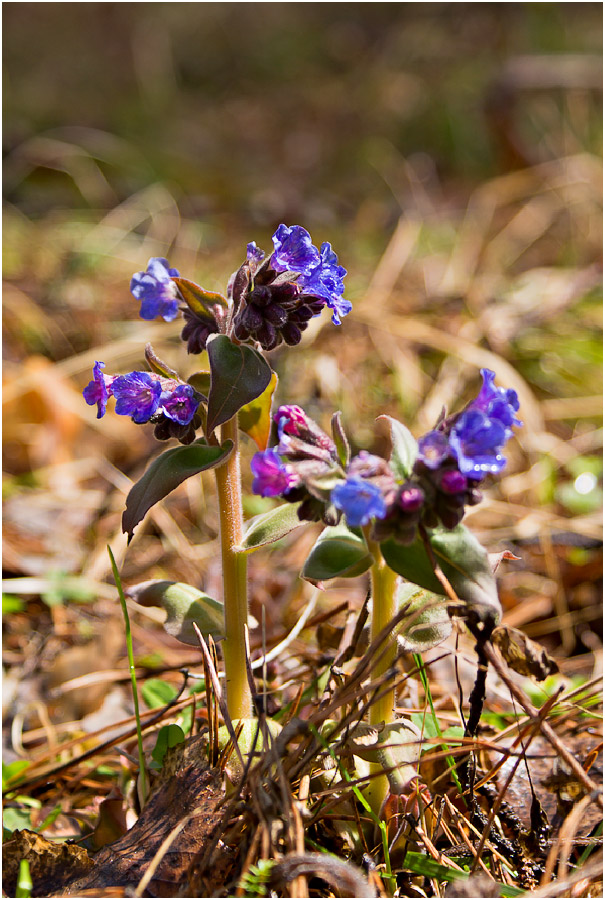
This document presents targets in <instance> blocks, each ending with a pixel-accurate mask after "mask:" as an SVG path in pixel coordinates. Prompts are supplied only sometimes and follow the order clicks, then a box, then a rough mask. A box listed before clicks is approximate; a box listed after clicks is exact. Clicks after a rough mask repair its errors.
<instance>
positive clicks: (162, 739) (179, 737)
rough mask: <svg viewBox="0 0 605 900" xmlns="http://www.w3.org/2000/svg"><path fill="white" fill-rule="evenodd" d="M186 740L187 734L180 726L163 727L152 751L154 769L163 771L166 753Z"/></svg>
mask: <svg viewBox="0 0 605 900" xmlns="http://www.w3.org/2000/svg"><path fill="white" fill-rule="evenodd" d="M184 740H185V733H184V731H183V729H182V728H181V727H180V726H179V725H174V724H173V725H163V726H162V727H161V728H160V730H159V731H158V736H157V739H156V742H155V747H154V748H153V750H152V751H151V758H152V760H153V763H152V768H154V769H161V768H162V766H163V765H164V757H165V756H166V752H167V751H168V750H170V749H171V748H172V747H176V746H177V744H182V743H183V742H184Z"/></svg>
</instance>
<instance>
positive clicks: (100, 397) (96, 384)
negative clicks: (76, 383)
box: [82, 362, 114, 419]
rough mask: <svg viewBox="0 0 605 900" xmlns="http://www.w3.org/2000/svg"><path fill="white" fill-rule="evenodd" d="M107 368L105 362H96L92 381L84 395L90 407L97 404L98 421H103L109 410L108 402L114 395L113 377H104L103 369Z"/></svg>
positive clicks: (85, 389) (83, 392)
mask: <svg viewBox="0 0 605 900" xmlns="http://www.w3.org/2000/svg"><path fill="white" fill-rule="evenodd" d="M104 368H105V363H104V362H96V363H95V364H94V366H93V367H92V376H93V377H92V381H89V382H88V384H87V385H86V387H85V388H84V390H83V391H82V395H83V397H84V399H85V400H86V402H87V403H88V405H89V406H94V405H95V403H96V404H97V419H102V418H103V416H104V415H105V411H106V409H107V401H108V400H109V398H110V397H111V395H112V393H113V389H112V384H113V382H114V376H113V375H103V373H102V372H101V369H104Z"/></svg>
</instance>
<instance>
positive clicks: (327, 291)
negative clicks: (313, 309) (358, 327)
mask: <svg viewBox="0 0 605 900" xmlns="http://www.w3.org/2000/svg"><path fill="white" fill-rule="evenodd" d="M346 274H347V270H346V269H345V268H344V267H343V266H340V265H338V257H337V255H336V254H335V253H334V251H333V250H332V246H331V244H330V243H329V242H328V241H325V242H324V243H323V244H322V245H321V253H320V262H319V265H318V266H316V267H315V269H313V271H312V272H310V273H309V274H308V275H303V276H302V277H301V278H299V280H298V284H299V285H300V287H301V288H302V290H303V291H304V292H305V293H306V294H312V295H313V296H314V297H320V298H321V299H322V300H325V302H326V304H327V306H329V307H330V309H331V310H332V322H333V323H334V324H335V325H340V316H346V315H347V313H350V312H351V310H352V308H353V304H352V303H350V301H349V300H345V298H344V297H343V294H344V290H345V286H344V282H343V278H344V277H345V275H346Z"/></svg>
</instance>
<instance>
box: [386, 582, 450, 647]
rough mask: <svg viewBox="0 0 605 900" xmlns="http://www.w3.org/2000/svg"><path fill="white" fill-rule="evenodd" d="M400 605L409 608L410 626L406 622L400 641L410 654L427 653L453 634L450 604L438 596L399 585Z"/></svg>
mask: <svg viewBox="0 0 605 900" xmlns="http://www.w3.org/2000/svg"><path fill="white" fill-rule="evenodd" d="M397 606H398V607H399V609H402V608H403V607H404V606H405V607H407V608H408V611H409V618H410V620H411V621H410V623H409V624H408V620H407V619H404V621H403V623H402V627H401V629H399V630H398V633H397V642H398V644H399V646H400V647H402V648H403V649H404V650H405V651H407V652H408V653H425V652H426V651H427V650H430V648H431V647H436V646H437V644H440V643H441V642H442V641H444V640H445V639H446V638H447V637H449V635H450V634H451V631H452V622H451V619H450V617H449V615H448V612H447V601H446V600H445V599H444V598H443V597H442V596H440V595H439V594H433V593H432V592H431V591H425V590H423V589H422V588H419V587H418V586H417V585H415V584H406V583H405V582H400V583H399V584H398V586H397Z"/></svg>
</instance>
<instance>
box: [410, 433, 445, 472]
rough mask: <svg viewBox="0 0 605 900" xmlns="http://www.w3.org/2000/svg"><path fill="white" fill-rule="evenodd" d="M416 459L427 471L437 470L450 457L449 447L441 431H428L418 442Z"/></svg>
mask: <svg viewBox="0 0 605 900" xmlns="http://www.w3.org/2000/svg"><path fill="white" fill-rule="evenodd" d="M418 451H419V452H418V459H419V460H421V462H423V463H424V464H425V466H426V467H427V469H438V468H439V466H440V465H441V463H442V462H443V460H444V459H446V458H447V457H448V456H449V455H450V452H451V450H450V445H449V443H448V440H447V437H446V436H445V434H444V433H443V432H442V431H429V432H428V434H425V435H423V437H421V438H420V440H419V441H418Z"/></svg>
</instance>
